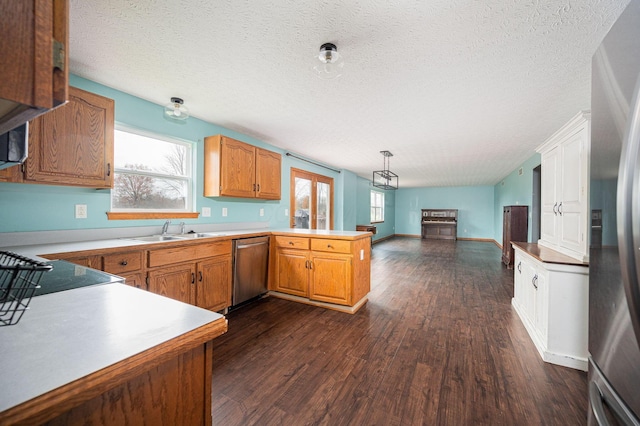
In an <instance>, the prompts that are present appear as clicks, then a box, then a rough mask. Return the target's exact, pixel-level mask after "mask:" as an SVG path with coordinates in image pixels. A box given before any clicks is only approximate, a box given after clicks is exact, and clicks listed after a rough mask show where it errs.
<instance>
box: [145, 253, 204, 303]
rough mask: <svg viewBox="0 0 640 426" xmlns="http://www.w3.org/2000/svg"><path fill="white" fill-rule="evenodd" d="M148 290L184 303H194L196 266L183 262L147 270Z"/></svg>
mask: <svg viewBox="0 0 640 426" xmlns="http://www.w3.org/2000/svg"><path fill="white" fill-rule="evenodd" d="M148 278H149V284H148V286H149V287H148V289H149V291H151V292H153V293H156V294H161V295H163V296H167V297H169V298H171V299H175V300H179V301H181V302H185V303H191V304H194V303H195V283H196V266H195V264H193V263H183V264H179V265H176V266H168V267H165V268H161V269H158V270H152V271H149V272H148Z"/></svg>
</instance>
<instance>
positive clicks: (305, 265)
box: [304, 260, 309, 269]
mask: <svg viewBox="0 0 640 426" xmlns="http://www.w3.org/2000/svg"><path fill="white" fill-rule="evenodd" d="M304 269H309V261H308V260H305V261H304Z"/></svg>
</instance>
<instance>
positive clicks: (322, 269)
mask: <svg viewBox="0 0 640 426" xmlns="http://www.w3.org/2000/svg"><path fill="white" fill-rule="evenodd" d="M311 265H312V267H311V280H310V284H309V299H311V300H318V301H321V302H328V303H337V304H340V305H350V304H351V294H352V291H351V283H352V280H351V271H352V263H351V256H348V255H339V254H329V253H327V254H319V253H315V252H314V253H312V256H311Z"/></svg>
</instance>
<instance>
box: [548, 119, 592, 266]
mask: <svg viewBox="0 0 640 426" xmlns="http://www.w3.org/2000/svg"><path fill="white" fill-rule="evenodd" d="M590 134H591V130H590V113H589V112H586V111H582V112H580V113H579V114H578V115H576V116H575V117H574V118H573V119H572V120H571V121H569V122H568V123H567V124H566V125H565V126H563V127H562V128H561V129H560V130H558V131H557V132H556V133H555V134H554V135H553V136H551V137H550V138H549V139H548V140H547V141H545V143H544V144H542V145H541V146H540V147H539V148H538V149H537V151H538V152H540V153H541V156H542V185H541V201H542V214H541V224H540V225H541V226H540V228H541V229H540V241H539V244H542V245H544V246H546V247H549V248H552V249H554V250H558V251H560V252H561V253H564V254H566V255H568V256H571V257H573V258H575V259H578V260H580V261H587V260H588V257H589V247H588V245H587V240H588V233H587V231H588V226H589V212H588V209H589V188H588V186H589V151H590V140H591V136H590Z"/></svg>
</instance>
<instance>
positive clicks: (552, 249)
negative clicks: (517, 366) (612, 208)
mask: <svg viewBox="0 0 640 426" xmlns="http://www.w3.org/2000/svg"><path fill="white" fill-rule="evenodd" d="M590 117H591V114H590V113H589V111H581V112H580V113H578V114H577V115H576V116H575V117H573V118H572V119H571V120H570V121H569V122H568V123H567V124H566V125H564V126H563V127H562V128H561V129H560V130H558V131H557V132H556V133H554V134H553V135H552V136H551V137H550V138H549V139H547V140H546V141H545V142H544V143H543V144H542V145H540V147H538V149H537V151H538V152H539V153H540V154H541V163H542V179H541V181H542V182H541V202H542V203H541V204H542V208H541V210H542V212H541V223H540V240H539V241H538V244H528V243H512V245H513V247H514V248H515V263H514V269H513V270H514V296H513V299H512V305H513V307H514V309H515V310H516V312H517V313H518V315H519V316H520V319H521V320H522V323H523V324H524V326H525V328H526V329H527V331H528V333H529V336H530V337H531V340H533V342H534V344H535V346H536V348H537V349H538V351H539V352H540V355H541V357H542V359H543V360H544V361H547V362H551V363H554V364H559V365H564V366H566V367H572V368H577V369H580V370H585V371H586V369H587V356H588V353H587V342H588V339H587V333H588V322H589V317H588V307H589V266H588V259H589V245H588V235H589V234H588V229H589V228H588V227H589V218H590V215H589V155H590V146H591V143H590V141H591V124H590Z"/></svg>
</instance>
